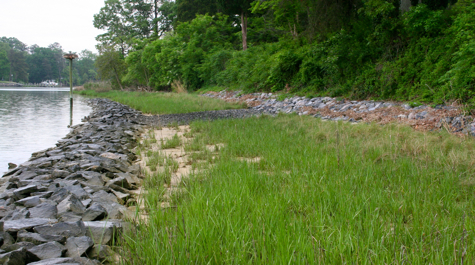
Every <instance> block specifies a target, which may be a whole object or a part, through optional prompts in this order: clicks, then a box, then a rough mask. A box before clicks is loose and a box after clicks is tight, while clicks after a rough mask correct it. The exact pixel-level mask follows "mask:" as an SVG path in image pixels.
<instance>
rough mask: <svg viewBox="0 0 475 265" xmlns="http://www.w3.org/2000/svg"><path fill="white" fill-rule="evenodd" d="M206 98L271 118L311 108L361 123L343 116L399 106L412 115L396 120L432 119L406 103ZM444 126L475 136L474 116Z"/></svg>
mask: <svg viewBox="0 0 475 265" xmlns="http://www.w3.org/2000/svg"><path fill="white" fill-rule="evenodd" d="M203 96H206V97H213V98H219V99H223V100H231V101H244V102H246V103H247V104H248V105H251V106H253V107H252V108H251V109H252V110H255V111H258V112H262V113H267V114H270V115H276V114H278V113H297V114H299V115H307V114H310V113H309V112H308V110H307V109H308V107H310V108H312V109H314V110H316V111H317V112H318V111H320V110H323V109H328V110H330V111H332V112H333V113H334V114H336V115H332V116H323V115H321V114H317V115H315V117H317V118H321V119H323V120H333V121H339V120H348V121H350V122H358V121H356V120H352V119H350V118H348V117H347V116H345V115H344V114H343V112H345V111H349V110H352V111H354V112H355V113H371V112H374V111H376V110H378V109H382V108H388V107H395V106H399V107H401V108H402V109H404V110H406V111H408V112H409V111H410V113H409V114H408V115H406V114H400V115H396V116H395V117H393V118H394V119H408V120H423V119H427V118H430V115H429V112H428V111H426V110H428V109H429V107H428V106H426V105H421V106H417V107H411V106H410V105H408V104H404V103H395V102H382V101H373V100H362V101H358V100H353V101H347V100H340V99H337V98H331V97H315V98H306V97H290V98H285V99H284V100H282V101H281V100H277V97H276V95H274V94H272V93H253V94H242V92H239V91H221V92H219V93H206V94H203ZM433 109H445V110H454V109H456V107H453V106H444V105H437V106H435V107H434V108H433ZM338 113H341V115H338ZM442 124H447V125H449V126H450V128H451V129H452V132H464V133H467V134H471V135H472V136H475V120H474V119H473V117H472V116H463V115H460V116H456V117H444V118H443V119H441V120H439V121H438V123H437V127H438V128H441V127H442Z"/></svg>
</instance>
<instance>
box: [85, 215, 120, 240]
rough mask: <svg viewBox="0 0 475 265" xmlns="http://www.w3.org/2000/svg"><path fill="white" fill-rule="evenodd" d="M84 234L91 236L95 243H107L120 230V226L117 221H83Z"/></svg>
mask: <svg viewBox="0 0 475 265" xmlns="http://www.w3.org/2000/svg"><path fill="white" fill-rule="evenodd" d="M84 226H85V227H86V231H87V232H86V235H87V236H89V237H91V238H92V240H93V241H94V242H95V244H101V245H107V244H109V243H111V240H112V239H113V238H115V237H116V236H117V235H118V234H119V233H120V232H121V231H122V227H121V226H120V222H118V221H112V220H109V221H96V222H84Z"/></svg>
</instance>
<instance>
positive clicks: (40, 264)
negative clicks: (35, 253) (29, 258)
mask: <svg viewBox="0 0 475 265" xmlns="http://www.w3.org/2000/svg"><path fill="white" fill-rule="evenodd" d="M56 264H64V265H66V264H68V265H72V264H76V265H81V263H79V262H78V261H76V260H75V259H73V258H53V259H45V260H42V261H37V262H33V263H28V265H56Z"/></svg>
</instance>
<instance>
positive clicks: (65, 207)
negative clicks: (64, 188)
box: [57, 194, 86, 214]
mask: <svg viewBox="0 0 475 265" xmlns="http://www.w3.org/2000/svg"><path fill="white" fill-rule="evenodd" d="M57 208H58V214H62V213H64V212H73V213H77V214H82V213H84V211H86V208H85V207H84V205H83V204H82V202H81V201H80V200H79V199H78V198H77V197H76V196H75V195H74V194H71V195H69V196H68V197H66V198H65V199H64V200H63V201H62V202H60V203H59V204H58V206H57Z"/></svg>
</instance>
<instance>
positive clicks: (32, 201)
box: [16, 196, 41, 208]
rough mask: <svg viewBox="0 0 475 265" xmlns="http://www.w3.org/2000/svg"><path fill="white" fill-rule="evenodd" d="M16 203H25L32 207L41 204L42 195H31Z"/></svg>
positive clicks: (26, 205) (24, 204)
mask: <svg viewBox="0 0 475 265" xmlns="http://www.w3.org/2000/svg"><path fill="white" fill-rule="evenodd" d="M16 203H17V204H19V205H23V206H25V207H27V208H30V207H35V206H37V205H38V204H40V203H41V200H40V196H31V197H27V198H24V199H21V200H18V201H17V202H16Z"/></svg>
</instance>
